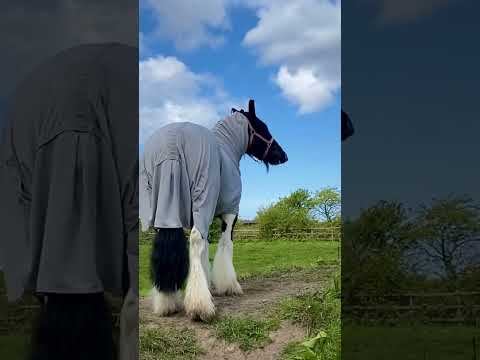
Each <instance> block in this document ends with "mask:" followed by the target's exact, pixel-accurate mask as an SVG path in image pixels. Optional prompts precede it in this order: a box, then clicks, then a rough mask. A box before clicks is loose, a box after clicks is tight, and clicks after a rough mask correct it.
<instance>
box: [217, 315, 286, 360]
mask: <svg viewBox="0 0 480 360" xmlns="http://www.w3.org/2000/svg"><path fill="white" fill-rule="evenodd" d="M214 325H215V333H216V336H217V337H218V338H220V339H224V340H225V341H226V342H229V343H236V344H238V345H239V347H240V349H241V350H243V351H251V350H253V349H256V348H260V347H263V346H265V345H267V344H268V343H270V342H271V339H270V337H269V333H270V331H273V330H276V329H278V327H279V326H280V322H279V321H278V320H277V319H266V320H258V319H253V318H249V317H247V318H239V317H230V316H227V317H224V318H221V319H219V320H217V321H216V322H215V324H214Z"/></svg>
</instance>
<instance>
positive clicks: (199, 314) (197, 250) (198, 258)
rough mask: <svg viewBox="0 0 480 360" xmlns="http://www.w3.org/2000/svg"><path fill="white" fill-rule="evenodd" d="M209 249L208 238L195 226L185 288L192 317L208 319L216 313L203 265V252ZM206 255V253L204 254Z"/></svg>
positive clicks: (191, 237)
mask: <svg viewBox="0 0 480 360" xmlns="http://www.w3.org/2000/svg"><path fill="white" fill-rule="evenodd" d="M206 249H207V240H206V239H203V238H202V235H201V234H200V232H199V231H198V230H197V228H196V227H195V226H193V229H192V231H191V233H190V271H189V273H188V279H187V287H186V289H185V301H184V304H185V311H186V313H187V315H188V316H190V317H191V318H192V319H198V318H200V319H202V320H208V319H209V318H211V317H212V316H213V315H214V314H215V306H214V305H213V299H212V295H211V294H210V290H209V288H208V281H207V276H206V274H205V270H204V267H203V265H202V253H203V252H205V251H206ZM204 256H205V255H204Z"/></svg>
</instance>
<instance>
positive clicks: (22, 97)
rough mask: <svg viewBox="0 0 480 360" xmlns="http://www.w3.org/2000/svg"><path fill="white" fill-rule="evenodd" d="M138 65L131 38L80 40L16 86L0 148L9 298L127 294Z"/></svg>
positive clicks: (132, 245) (134, 214) (134, 247)
mask: <svg viewBox="0 0 480 360" xmlns="http://www.w3.org/2000/svg"><path fill="white" fill-rule="evenodd" d="M137 68H138V52H137V49H135V48H133V47H128V46H123V45H119V44H107V45H84V46H79V47H76V48H72V49H69V50H67V51H64V52H62V53H61V54H59V55H57V56H55V57H54V58H53V59H50V60H49V61H47V62H45V63H44V64H43V65H41V66H40V67H39V68H37V69H36V70H35V71H33V72H32V73H31V75H30V76H29V77H28V78H27V79H26V80H25V81H24V82H23V83H22V84H21V85H20V86H19V87H18V89H17V91H16V93H15V95H14V97H13V102H12V104H11V107H10V111H9V112H8V114H7V118H8V125H7V128H6V135H7V136H6V140H7V141H4V142H3V143H2V144H1V145H2V151H1V153H0V166H1V171H0V181H1V182H2V184H1V186H0V189H1V190H0V191H2V194H1V198H2V206H1V207H0V208H1V209H0V211H2V213H1V214H0V222H1V224H0V225H1V226H0V228H1V229H2V231H5V233H3V234H2V239H1V241H0V253H1V254H3V257H2V262H3V264H4V267H5V269H4V273H5V277H6V283H7V290H8V295H9V298H10V299H11V300H15V299H17V298H18V297H20V296H21V295H22V293H23V292H24V290H32V291H36V292H56V293H90V292H98V291H110V292H112V293H113V294H122V293H124V291H125V287H126V285H127V284H126V276H125V274H126V268H127V261H126V258H127V253H128V255H129V256H133V257H135V256H136V257H137V258H138V243H137V241H136V239H138V235H137V234H136V233H137V231H138V140H137V137H136V136H132V134H137V133H138V98H137V93H138V74H137ZM130 278H131V279H134V278H135V275H133V274H131V276H130Z"/></svg>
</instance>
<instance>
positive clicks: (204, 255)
mask: <svg viewBox="0 0 480 360" xmlns="http://www.w3.org/2000/svg"><path fill="white" fill-rule="evenodd" d="M208 245H209V244H208V240H207V241H205V248H204V249H203V251H202V266H203V271H204V272H205V276H206V277H207V284H208V288H209V289H210V285H211V276H210V260H209V259H208Z"/></svg>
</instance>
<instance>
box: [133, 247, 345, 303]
mask: <svg viewBox="0 0 480 360" xmlns="http://www.w3.org/2000/svg"><path fill="white" fill-rule="evenodd" d="M338 246H339V243H338V242H330V241H316V240H307V241H302V242H290V241H286V240H278V241H250V242H240V241H238V242H235V245H234V251H233V263H234V266H235V270H236V271H237V275H238V277H239V278H240V279H242V278H246V277H251V276H257V275H267V274H271V273H273V272H276V271H285V270H291V269H306V268H313V267H316V266H318V265H319V264H322V263H333V262H335V261H338ZM216 248H217V244H211V245H210V259H211V260H213V257H214V256H215V251H216ZM150 252H151V243H150V242H147V241H143V242H141V243H140V294H141V295H147V293H148V291H150V289H151V282H150Z"/></svg>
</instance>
